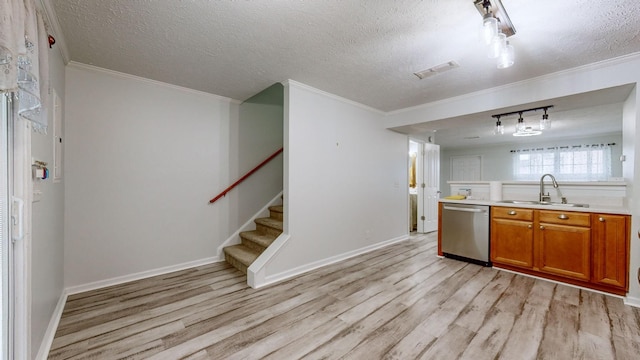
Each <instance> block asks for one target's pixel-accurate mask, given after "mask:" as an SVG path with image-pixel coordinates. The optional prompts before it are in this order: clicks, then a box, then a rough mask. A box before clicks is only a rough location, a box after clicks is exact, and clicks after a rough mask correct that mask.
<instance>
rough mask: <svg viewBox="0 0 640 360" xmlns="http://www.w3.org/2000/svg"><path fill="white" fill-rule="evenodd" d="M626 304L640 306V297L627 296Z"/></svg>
mask: <svg viewBox="0 0 640 360" xmlns="http://www.w3.org/2000/svg"><path fill="white" fill-rule="evenodd" d="M624 304H625V305H629V306H633V307H637V308H640V298H637V297H631V296H627V297H625V298H624Z"/></svg>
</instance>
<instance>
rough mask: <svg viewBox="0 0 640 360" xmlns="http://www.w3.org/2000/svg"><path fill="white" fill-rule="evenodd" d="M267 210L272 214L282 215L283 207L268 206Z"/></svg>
mask: <svg viewBox="0 0 640 360" xmlns="http://www.w3.org/2000/svg"><path fill="white" fill-rule="evenodd" d="M269 210H271V211H273V212H278V213H284V206H282V205H274V206H269Z"/></svg>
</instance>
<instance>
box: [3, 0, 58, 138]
mask: <svg viewBox="0 0 640 360" xmlns="http://www.w3.org/2000/svg"><path fill="white" fill-rule="evenodd" d="M0 20H1V21H0V92H2V93H6V92H11V93H14V98H15V99H16V100H17V112H18V115H19V116H20V117H22V118H24V119H26V120H29V121H32V122H33V125H34V129H35V130H37V131H41V132H45V131H46V130H47V111H46V109H47V104H48V94H49V83H48V79H49V61H48V54H47V50H48V48H47V47H48V42H49V39H48V34H47V31H46V29H45V23H44V18H43V16H42V15H41V14H40V12H39V11H37V9H36V5H35V2H34V0H0Z"/></svg>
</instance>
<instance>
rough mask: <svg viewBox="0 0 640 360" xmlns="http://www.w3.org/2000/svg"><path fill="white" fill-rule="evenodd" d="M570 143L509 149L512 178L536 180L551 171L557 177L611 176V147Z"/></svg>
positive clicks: (560, 178)
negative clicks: (566, 144) (556, 145)
mask: <svg viewBox="0 0 640 360" xmlns="http://www.w3.org/2000/svg"><path fill="white" fill-rule="evenodd" d="M612 145H615V144H593V145H574V146H560V147H550V148H536V149H522V150H511V152H512V153H513V178H514V180H538V179H540V177H541V176H542V175H543V174H553V175H554V176H555V177H556V178H557V179H558V180H574V181H602V180H607V179H609V178H610V177H611V146H612Z"/></svg>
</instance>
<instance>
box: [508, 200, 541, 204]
mask: <svg viewBox="0 0 640 360" xmlns="http://www.w3.org/2000/svg"><path fill="white" fill-rule="evenodd" d="M498 202H500V203H505V204H524V205H546V204H548V203H541V202H540V201H533V200H531V201H530V200H502V201H498Z"/></svg>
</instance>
